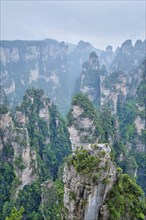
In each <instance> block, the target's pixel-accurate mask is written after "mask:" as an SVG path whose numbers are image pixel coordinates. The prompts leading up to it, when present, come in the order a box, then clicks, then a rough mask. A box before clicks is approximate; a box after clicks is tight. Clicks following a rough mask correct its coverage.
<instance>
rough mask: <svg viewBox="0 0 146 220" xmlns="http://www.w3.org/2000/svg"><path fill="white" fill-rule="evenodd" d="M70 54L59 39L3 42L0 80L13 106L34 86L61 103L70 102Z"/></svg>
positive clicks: (0, 59)
mask: <svg viewBox="0 0 146 220" xmlns="http://www.w3.org/2000/svg"><path fill="white" fill-rule="evenodd" d="M67 51H68V46H67V45H66V44H65V43H64V42H61V43H59V42H57V41H55V40H44V41H12V42H10V41H1V58H0V62H1V79H0V81H1V83H2V87H3V89H4V91H5V93H6V94H7V96H8V100H9V102H10V104H12V105H14V106H16V105H17V104H18V103H20V101H21V99H22V97H23V95H24V92H25V90H26V89H27V88H28V87H30V86H31V87H33V86H34V87H37V88H38V87H39V88H40V89H41V88H42V89H44V90H45V91H46V94H49V97H50V98H51V99H52V101H55V102H56V103H57V104H59V101H60V99H62V98H63V99H64V100H67V99H68V100H69V96H70V93H64V89H65V90H66V89H67V86H68V80H69V78H70V77H69V75H70V74H69V67H68V66H69V65H68V59H67ZM64 79H65V80H64ZM63 80H64V81H63ZM60 86H61V87H60ZM57 94H58V95H57ZM62 94H64V95H62ZM65 94H66V98H65V97H64V96H65ZM59 105H60V104H59ZM66 105H67V103H66Z"/></svg>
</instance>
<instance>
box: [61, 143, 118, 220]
mask: <svg viewBox="0 0 146 220" xmlns="http://www.w3.org/2000/svg"><path fill="white" fill-rule="evenodd" d="M79 158H80V161H78V160H79ZM84 160H85V161H84ZM89 160H91V161H90V162H89ZM115 180H116V169H115V167H114V165H113V163H112V162H111V158H110V147H109V146H107V145H105V144H94V145H88V146H87V147H86V149H85V148H84V150H78V151H76V152H75V153H74V154H73V155H72V157H71V158H70V161H68V164H67V165H66V166H65V169H64V176H63V182H64V207H65V216H64V218H65V219H66V220H74V219H78V220H81V219H82V220H89V219H92V220H98V219H99V214H100V211H101V210H102V206H103V203H104V202H105V199H106V196H107V193H108V192H109V190H110V189H111V188H112V186H113V184H114V182H115Z"/></svg>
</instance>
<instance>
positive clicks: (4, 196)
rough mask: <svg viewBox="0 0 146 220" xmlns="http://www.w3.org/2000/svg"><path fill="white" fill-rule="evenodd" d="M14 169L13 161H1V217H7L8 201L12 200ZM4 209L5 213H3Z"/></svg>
mask: <svg viewBox="0 0 146 220" xmlns="http://www.w3.org/2000/svg"><path fill="white" fill-rule="evenodd" d="M13 179H14V169H13V166H12V163H11V161H4V160H2V159H1V161H0V219H3V217H5V211H4V209H6V202H8V201H9V200H10V195H11V187H12V181H13ZM3 211H4V213H3Z"/></svg>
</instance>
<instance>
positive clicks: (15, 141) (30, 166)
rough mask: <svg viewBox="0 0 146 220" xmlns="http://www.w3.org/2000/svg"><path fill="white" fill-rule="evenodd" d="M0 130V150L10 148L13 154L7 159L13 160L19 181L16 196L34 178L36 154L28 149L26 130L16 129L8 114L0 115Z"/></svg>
mask: <svg viewBox="0 0 146 220" xmlns="http://www.w3.org/2000/svg"><path fill="white" fill-rule="evenodd" d="M0 130H1V138H2V140H1V143H2V148H1V150H2V151H5V148H6V147H7V146H10V147H11V148H12V149H13V152H14V154H12V155H9V157H12V158H13V163H14V170H15V175H16V177H17V178H18V179H19V185H18V186H17V188H16V189H15V190H16V194H17V193H18V191H19V190H20V189H22V188H23V187H24V186H25V185H26V184H30V183H32V182H33V181H34V180H35V178H36V174H37V173H36V172H35V171H36V168H37V162H36V154H35V152H34V151H33V150H32V149H31V147H30V142H29V137H28V132H27V129H26V128H18V127H17V128H16V127H15V126H14V122H13V120H12V116H11V115H10V112H7V113H5V114H2V115H1V119H0ZM7 159H8V160H9V158H7ZM33 173H34V174H33Z"/></svg>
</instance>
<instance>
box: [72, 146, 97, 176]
mask: <svg viewBox="0 0 146 220" xmlns="http://www.w3.org/2000/svg"><path fill="white" fill-rule="evenodd" d="M99 162H100V159H99V157H98V156H93V155H90V152H89V151H87V150H85V149H83V150H82V149H81V150H76V151H75V158H72V161H71V163H72V164H73V165H74V167H75V169H76V171H77V172H79V173H82V174H89V175H90V174H92V172H93V171H95V170H97V168H98V165H99Z"/></svg>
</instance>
